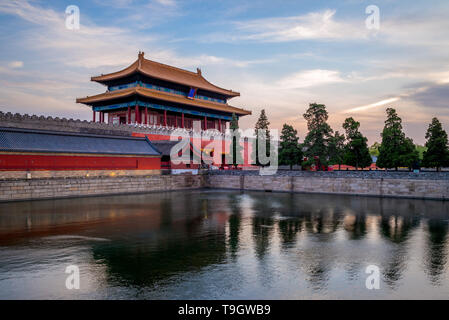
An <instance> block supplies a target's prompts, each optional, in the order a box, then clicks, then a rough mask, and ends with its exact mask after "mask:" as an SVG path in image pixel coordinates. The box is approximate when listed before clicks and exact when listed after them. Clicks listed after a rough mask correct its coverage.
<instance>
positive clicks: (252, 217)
mask: <svg viewBox="0 0 449 320" xmlns="http://www.w3.org/2000/svg"><path fill="white" fill-rule="evenodd" d="M448 233H449V202H447V201H431V200H411V199H393V198H374V197H355V196H338V195H312V194H289V193H265V192H244V193H240V192H238V191H235V192H234V191H223V190H195V191H181V192H165V193H150V194H139V195H123V196H108V197H89V198H77V199H60V200H41V201H23V202H10V203H0V299H322V298H324V299H344V298H348V299H387V298H388V299H389V298H392V299H395V298H397V299H399V298H405V299H413V298H424V299H447V298H448V297H449V270H448V253H449V252H448V250H449V243H448V242H449V239H448ZM70 265H76V266H78V267H79V270H80V288H79V289H78V290H77V289H73V290H68V289H67V288H66V279H67V277H68V276H69V275H68V274H67V273H65V270H66V267H67V266H70ZM369 265H375V266H378V268H379V270H380V289H379V290H368V289H367V288H366V285H365V281H366V278H367V277H368V276H369V275H368V274H367V273H365V271H366V268H367V266H369Z"/></svg>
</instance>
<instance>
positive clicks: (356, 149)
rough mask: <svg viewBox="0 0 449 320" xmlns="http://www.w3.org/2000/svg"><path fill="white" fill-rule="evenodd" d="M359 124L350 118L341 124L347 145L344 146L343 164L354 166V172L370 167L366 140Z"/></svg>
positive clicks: (370, 160)
mask: <svg viewBox="0 0 449 320" xmlns="http://www.w3.org/2000/svg"><path fill="white" fill-rule="evenodd" d="M359 127H360V122H357V121H355V120H354V119H353V118H352V117H350V118H347V119H346V120H345V122H344V123H343V129H345V131H346V139H347V140H348V143H347V144H346V146H345V153H344V163H345V164H347V165H350V166H354V167H355V168H356V170H357V169H358V168H359V167H361V168H365V167H368V166H369V165H371V162H372V159H371V156H370V154H369V149H368V144H367V142H368V139H367V138H366V137H364V136H363V135H362V134H361V133H360V131H359Z"/></svg>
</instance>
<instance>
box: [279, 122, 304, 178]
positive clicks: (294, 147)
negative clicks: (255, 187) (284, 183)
mask: <svg viewBox="0 0 449 320" xmlns="http://www.w3.org/2000/svg"><path fill="white" fill-rule="evenodd" d="M298 141H299V138H298V131H296V130H295V129H293V127H292V126H290V125H288V124H284V125H283V127H282V132H281V143H280V150H279V164H281V165H289V166H290V170H291V169H292V168H293V165H296V164H299V163H301V160H302V151H301V148H300V145H299V142H298Z"/></svg>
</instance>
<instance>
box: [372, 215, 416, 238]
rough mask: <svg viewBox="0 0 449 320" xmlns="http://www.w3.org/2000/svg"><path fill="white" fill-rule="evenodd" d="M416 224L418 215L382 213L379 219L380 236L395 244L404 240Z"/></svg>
mask: <svg viewBox="0 0 449 320" xmlns="http://www.w3.org/2000/svg"><path fill="white" fill-rule="evenodd" d="M418 226H419V217H418V216H399V215H391V216H387V215H382V217H381V221H380V230H381V234H382V236H384V237H385V238H387V239H388V240H390V241H392V242H394V243H397V244H399V243H402V242H404V241H406V240H407V239H408V237H409V235H410V232H411V231H412V230H413V229H415V228H416V227H418Z"/></svg>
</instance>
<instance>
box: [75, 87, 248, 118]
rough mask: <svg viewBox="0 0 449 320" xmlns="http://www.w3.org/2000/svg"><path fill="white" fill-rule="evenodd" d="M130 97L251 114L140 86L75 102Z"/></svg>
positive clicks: (235, 108)
mask: <svg viewBox="0 0 449 320" xmlns="http://www.w3.org/2000/svg"><path fill="white" fill-rule="evenodd" d="M132 95H140V96H143V97H148V98H154V99H158V100H162V101H170V102H175V103H180V104H185V105H190V106H195V107H199V108H207V109H211V110H217V111H223V112H229V113H235V114H236V115H239V116H244V115H250V114H251V111H248V110H244V109H241V108H237V107H233V106H230V105H228V104H223V103H217V102H212V101H202V100H199V99H194V100H192V99H187V98H186V97H183V96H179V95H176V94H171V93H166V92H161V91H158V90H153V89H148V88H144V87H140V86H137V87H132V88H126V89H122V90H116V91H109V92H105V93H101V94H97V95H94V96H90V97H85V98H78V99H76V102H77V103H83V104H87V105H91V104H94V103H96V102H102V101H108V100H113V99H118V98H125V97H129V96H132Z"/></svg>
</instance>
